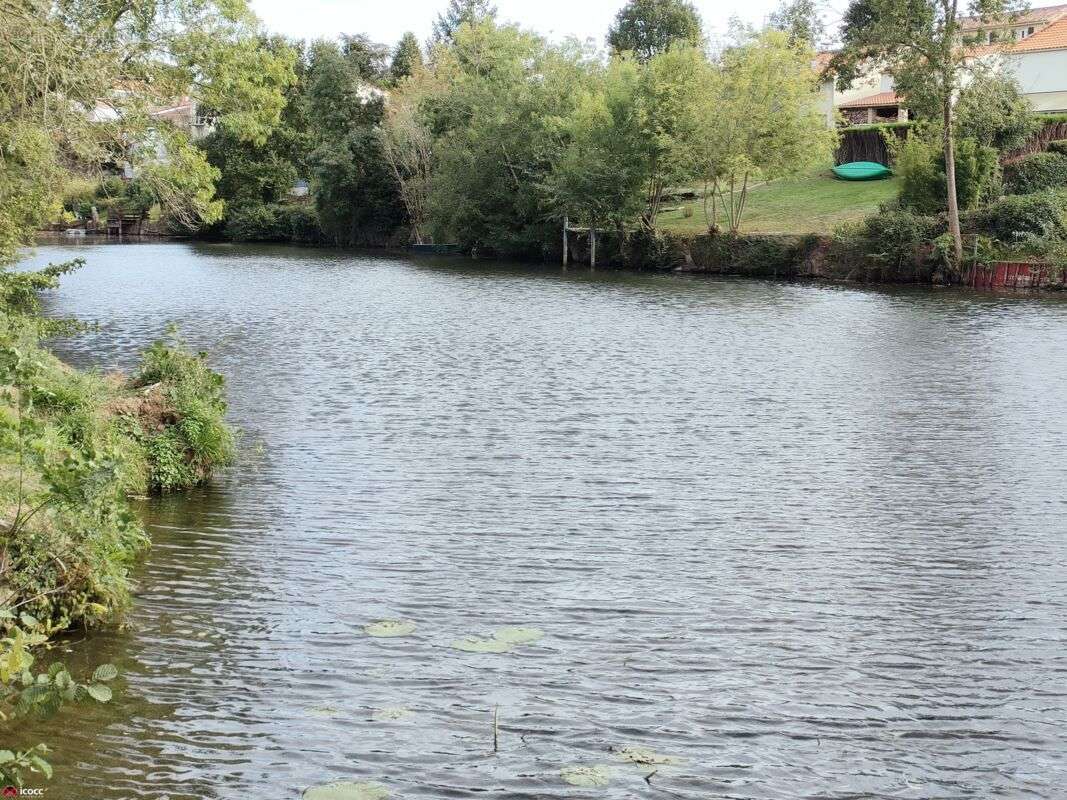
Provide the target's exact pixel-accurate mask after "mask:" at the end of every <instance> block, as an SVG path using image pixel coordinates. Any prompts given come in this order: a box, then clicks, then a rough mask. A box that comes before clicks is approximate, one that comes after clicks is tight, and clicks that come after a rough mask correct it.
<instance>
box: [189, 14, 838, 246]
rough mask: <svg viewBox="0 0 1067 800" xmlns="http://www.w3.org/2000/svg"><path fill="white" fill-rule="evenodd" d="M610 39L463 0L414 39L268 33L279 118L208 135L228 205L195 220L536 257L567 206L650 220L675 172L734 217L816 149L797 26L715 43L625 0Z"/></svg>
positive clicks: (719, 222)
mask: <svg viewBox="0 0 1067 800" xmlns="http://www.w3.org/2000/svg"><path fill="white" fill-rule="evenodd" d="M609 42H610V44H611V49H610V51H608V52H604V51H600V50H599V49H598V48H596V47H594V46H592V45H589V44H582V43H578V42H576V41H567V42H563V43H559V44H556V43H551V42H549V41H547V40H546V39H544V38H543V37H540V36H538V35H536V34H534V33H531V32H529V31H526V30H523V29H522V28H521V27H519V26H516V25H510V24H501V23H500V22H499V21H498V20H497V19H496V16H495V11H494V10H493V9H492V7H491V6H489V5H488V4H487V3H484V2H463V0H456V2H453V3H452V4H451V6H450V7H449V8H448V9H447V10H446V12H445V13H444V14H442V16H441V19H440V20H439V21H438V25H437V26H436V34H435V36H434V39H433V41H432V42H430V43H429V45H428V49H427V52H426V53H425V54H424V53H423V52H422V51H421V50H420V49H419V48H418V46H417V44H416V43H415V42H414V40H413V37H411V36H407V37H405V38H404V39H403V40H402V41H401V42H400V43H399V44H398V45H397V46H396V47H395V48H394V49H393V50H392V51H390V49H389V48H386V47H383V46H379V45H375V44H373V43H371V42H370V41H368V40H367V39H366V38H365V37H361V36H348V37H343V38H342V39H341V40H340V41H338V42H315V43H312V44H310V45H306V44H303V43H296V42H289V43H280V42H273V43H272V44H271V46H272V47H277V48H288V49H289V50H290V51H291V52H292V53H293V54H294V55H293V59H294V63H295V64H296V68H295V75H296V80H295V81H294V83H293V84H292V85H290V86H289V87H288V88H287V89H286V98H287V106H286V108H285V109H284V110H283V112H282V114H281V123H280V124H279V125H278V126H277V127H276V129H275V130H274V132H273V133H272V135H271V136H270V137H268V139H267V140H266V141H265V142H261V143H250V142H248V141H245V140H240V139H237V138H236V137H234V136H232V135H231V134H228V133H227V132H225V131H216V132H215V133H213V134H212V135H210V136H208V137H207V138H206V139H205V140H204V141H203V142H202V147H203V150H204V152H205V154H206V157H207V160H208V162H209V163H210V164H211V165H212V166H214V167H215V168H216V169H217V170H219V173H220V180H219V183H218V192H219V196H220V197H221V199H222V200H224V201H225V203H226V211H225V212H224V218H223V219H222V220H221V221H220V222H219V223H218V224H216V225H214V226H213V227H210V228H208V229H207V230H206V231H205V233H206V234H207V235H214V236H221V237H224V238H230V239H235V240H267V241H314V240H317V241H321V242H324V243H331V244H386V243H394V244H405V243H407V242H408V241H414V242H417V243H422V242H429V241H434V242H447V243H452V244H457V245H459V246H460V247H461V248H462V249H464V250H466V251H469V252H476V253H480V254H483V255H500V256H511V257H523V258H544V257H548V256H550V255H553V254H554V253H555V251H556V249H558V247H559V244H558V243H559V241H560V232H561V229H562V226H563V222H564V220H565V219H566V220H568V221H569V223H570V224H572V225H573V226H575V227H585V228H590V227H593V228H596V229H606V230H611V231H614V232H615V233H616V234H620V236H617V237H616V238H620V240H621V239H626V238H627V237H628V236H629V234H631V233H632V234H634V235H636V236H641V237H652V238H656V237H658V236H659V235H660V232H661V213H662V212H663V210H664V209H665V208H669V205H668V204H667V203H666V202H665V201H666V200H668V199H669V196H670V189H671V188H672V187H677V186H683V185H688V184H699V185H700V186H701V187H702V189H706V194H707V195H708V197H709V198H710V199H709V202H708V203H707V204H706V205H707V206H708V209H707V212H706V213H705V212H704V211H703V209H702V212H701V213H702V216H703V217H704V219H705V224H706V225H708V224H710V225H711V226H713V227H718V226H722V227H724V228H726V229H730V230H733V231H737V230H738V229H739V228H740V226H741V225H742V224H743V221H744V216H745V212H746V210H747V207H748V203H749V191H750V189H752V188H753V187H755V186H757V185H758V184H760V183H762V182H765V181H767V180H773V179H778V178H788V177H792V176H796V175H803V174H806V173H807V172H808V171H809V170H811V169H812V168H814V167H816V166H821V165H825V164H827V163H829V160H830V154H831V152H832V149H833V146H834V143H835V136H834V132H833V131H832V130H828V129H827V128H826V125H825V123H824V117H823V116H822V115H820V113H819V112H818V110H817V104H818V99H819V94H818V82H819V78H818V75H817V74H816V73H815V72H814V71H813V70H812V67H811V63H812V59H813V56H814V54H813V51H812V47H811V44H810V42H808V41H807V40H805V39H804V38H803V37H796V36H792V35H790V33H789V32H786V31H780V30H774V29H768V30H764V31H757V30H752V29H746V28H742V27H735V29H734V30H733V32H732V34H731V40H730V44H729V46H728V47H726V48H724V49H723V51H722V52H721V53H719V54H716V55H714V56H712V55H709V53H708V49H707V48H706V47H705V43H704V39H703V33H702V30H701V23H700V19H699V17H698V16H697V14H696V12H695V11H694V9H693V8H692V6H691V5H690V4H689V3H686V2H682V0H655V2H646V1H645V0H634V2H631V3H629V4H627V5H626V6H625V7H624V8H623V9H622V11H620V13H619V16H618V18H617V19H616V21H615V23H614V25H613V26H612V29H611V33H610V36H609ZM390 53H392V57H391V58H390ZM301 180H302V181H306V183H307V185H308V188H309V191H308V197H306V198H304V197H301V196H299V195H300V194H301V192H294V191H293V189H294V187H295V186H299V184H298V182H299V181H301Z"/></svg>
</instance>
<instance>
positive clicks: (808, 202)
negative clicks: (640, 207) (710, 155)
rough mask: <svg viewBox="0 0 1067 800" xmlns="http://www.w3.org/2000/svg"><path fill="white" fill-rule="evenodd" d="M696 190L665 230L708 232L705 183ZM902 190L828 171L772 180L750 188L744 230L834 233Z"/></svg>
mask: <svg viewBox="0 0 1067 800" xmlns="http://www.w3.org/2000/svg"><path fill="white" fill-rule="evenodd" d="M694 189H695V191H696V193H697V195H698V197H697V199H695V200H689V201H686V202H685V203H680V204H678V205H676V206H674V207H673V208H672V209H671V210H669V211H667V212H666V213H664V214H662V215H661V216H660V218H659V222H660V224H661V225H662V227H663V228H664V229H665V230H668V231H673V232H675V233H683V234H697V233H704V232H706V231H707V229H708V226H707V222H706V220H705V217H704V203H703V199H701V197H700V195H701V194H702V192H703V187H694ZM899 191H900V184H899V180H898V179H896V178H891V179H889V180H884V181H863V182H849V181H842V180H838V179H837V178H835V177H834V176H833V173H832V172H830V171H829V170H821V171H819V172H815V173H812V174H809V175H805V176H803V177H801V178H797V179H796V180H788V181H786V180H782V181H773V182H771V183H765V184H763V185H761V186H756V187H755V188H753V189H752V190H751V191H750V193H749V200H748V206H747V208H746V211H745V217H744V222H743V224H742V228H743V230H744V232H745V233H788V234H808V233H814V234H830V233H833V231H834V229H836V228H837V227H838V226H839V225H841V224H842V223H846V222H858V221H860V220H862V219H864V218H865V217H869V216H870V215H872V214H876V213H878V207H879V206H880V205H881V204H882V203H887V202H889V201H890V200H892V199H894V198H895V197H896V196H897V194H898V193H899ZM686 209H688V211H687V210H686ZM687 213H688V214H689V216H686V214H687ZM720 224H722V220H720Z"/></svg>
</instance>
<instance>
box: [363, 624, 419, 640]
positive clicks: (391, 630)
mask: <svg viewBox="0 0 1067 800" xmlns="http://www.w3.org/2000/svg"><path fill="white" fill-rule="evenodd" d="M417 627H418V626H417V625H416V624H415V623H414V622H412V621H411V620H408V619H383V620H382V621H381V622H372V623H371V624H370V625H365V626H364V627H363V631H364V632H365V633H366V634H367V635H368V636H373V637H375V638H377V639H392V638H395V637H397V636H410V635H411V634H413V633H414V632H415V628H417Z"/></svg>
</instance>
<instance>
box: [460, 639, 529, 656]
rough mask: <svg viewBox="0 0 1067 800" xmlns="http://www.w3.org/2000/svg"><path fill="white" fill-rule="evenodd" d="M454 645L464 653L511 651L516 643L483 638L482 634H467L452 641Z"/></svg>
mask: <svg viewBox="0 0 1067 800" xmlns="http://www.w3.org/2000/svg"><path fill="white" fill-rule="evenodd" d="M452 646H453V647H454V648H456V649H457V650H462V651H463V652H464V653H510V652H511V648H512V647H513V646H514V645H512V644H511V642H505V641H503V640H501V639H496V638H493V639H483V638H481V637H480V636H467V637H466V638H463V639H456V641H454V642H452Z"/></svg>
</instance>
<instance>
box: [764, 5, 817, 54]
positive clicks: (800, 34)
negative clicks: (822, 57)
mask: <svg viewBox="0 0 1067 800" xmlns="http://www.w3.org/2000/svg"><path fill="white" fill-rule="evenodd" d="M767 25H768V27H770V28H772V29H774V30H778V31H783V32H784V33H786V34H788V35H789V41H790V43H791V44H802V45H806V46H808V47H818V45H819V43H820V42H821V41H822V40H823V39H824V38H825V36H826V21H825V20H824V19H823V3H822V2H820V0H782V3H781V4H780V5H779V6H778V8H777V9H775V10H774V11H773V12H771V15H770V16H769V17H768V19H767Z"/></svg>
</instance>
